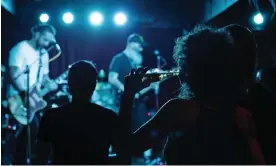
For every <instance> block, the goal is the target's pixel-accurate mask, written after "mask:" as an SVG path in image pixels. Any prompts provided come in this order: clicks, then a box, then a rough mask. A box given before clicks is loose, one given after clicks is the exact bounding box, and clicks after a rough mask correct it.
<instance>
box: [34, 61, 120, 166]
mask: <svg viewBox="0 0 276 166" xmlns="http://www.w3.org/2000/svg"><path fill="white" fill-rule="evenodd" d="M96 78H97V70H96V68H95V66H94V65H93V64H92V63H91V62H88V61H79V62H76V63H74V64H73V65H72V66H71V68H70V69H69V75H68V85H69V89H70V91H71V93H72V102H71V103H70V104H68V105H65V106H62V107H59V108H54V109H51V110H48V111H47V112H46V113H45V114H44V116H43V118H42V120H41V123H40V128H39V134H38V144H37V148H38V152H37V160H36V164H45V163H46V162H45V161H46V160H47V158H48V156H49V154H50V150H51V148H50V147H52V155H53V164H56V165H60V164H66V165H67V164H68V165H84V164H85V165H98V164H99V165H101V164H108V156H109V147H110V145H112V146H113V147H114V149H115V152H116V150H117V149H118V147H119V142H120V138H119V137H120V134H119V132H118V131H119V127H118V126H119V121H118V117H117V115H116V114H115V113H114V112H113V111H111V110H108V109H105V108H103V107H101V106H99V105H96V104H94V103H90V98H91V95H92V94H93V92H94V89H95V86H96V82H97V80H96Z"/></svg>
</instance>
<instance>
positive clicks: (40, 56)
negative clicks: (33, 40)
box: [36, 49, 43, 82]
mask: <svg viewBox="0 0 276 166" xmlns="http://www.w3.org/2000/svg"><path fill="white" fill-rule="evenodd" d="M42 55H43V52H42V49H40V51H39V57H38V60H39V62H38V63H39V64H38V71H37V77H36V82H39V79H40V72H41V68H42Z"/></svg>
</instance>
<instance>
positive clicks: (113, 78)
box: [108, 34, 145, 91]
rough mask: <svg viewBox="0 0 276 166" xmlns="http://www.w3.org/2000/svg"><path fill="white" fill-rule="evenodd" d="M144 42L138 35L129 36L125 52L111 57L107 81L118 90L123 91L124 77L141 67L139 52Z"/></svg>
mask: <svg viewBox="0 0 276 166" xmlns="http://www.w3.org/2000/svg"><path fill="white" fill-rule="evenodd" d="M144 45H145V41H144V39H143V37H142V36H140V35H138V34H131V35H130V36H129V37H128V39H127V46H126V48H125V50H124V51H123V52H121V53H119V54H117V55H116V56H114V57H113V59H112V61H111V64H110V67H109V75H108V81H109V82H110V83H111V84H112V85H114V86H115V87H116V88H117V89H118V90H120V91H124V77H125V76H126V75H127V74H128V73H129V72H130V71H131V69H136V68H138V67H139V66H141V65H142V62H143V57H142V55H141V52H142V51H143V46H144Z"/></svg>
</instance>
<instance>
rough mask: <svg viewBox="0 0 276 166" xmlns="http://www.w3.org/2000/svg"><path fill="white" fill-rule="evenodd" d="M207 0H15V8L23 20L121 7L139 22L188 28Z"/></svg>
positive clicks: (105, 11)
mask: <svg viewBox="0 0 276 166" xmlns="http://www.w3.org/2000/svg"><path fill="white" fill-rule="evenodd" d="M204 2H205V0H16V12H17V16H18V18H19V19H20V20H21V21H23V20H26V19H27V20H29V21H37V18H38V15H39V13H41V12H48V13H49V14H50V15H59V13H60V12H62V11H65V10H70V11H73V12H74V13H75V14H77V15H82V14H86V12H88V11H91V10H93V9H100V11H103V12H104V13H105V15H106V14H108V13H109V14H110V13H112V14H113V13H114V12H115V11H117V10H122V11H126V12H127V13H128V15H130V17H131V18H132V20H134V21H133V22H135V23H139V24H140V25H141V23H142V24H144V25H147V26H148V27H159V28H167V27H184V28H189V27H191V26H193V25H194V24H195V23H196V22H199V21H201V19H202V17H203V13H204V10H203V9H204ZM82 17H84V16H82ZM131 18H130V19H131ZM130 19H129V20H130Z"/></svg>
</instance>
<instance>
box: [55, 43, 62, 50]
mask: <svg viewBox="0 0 276 166" xmlns="http://www.w3.org/2000/svg"><path fill="white" fill-rule="evenodd" d="M55 46H56V48H57V50H58V51H60V50H61V48H60V46H59V45H58V44H57V43H55Z"/></svg>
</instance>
